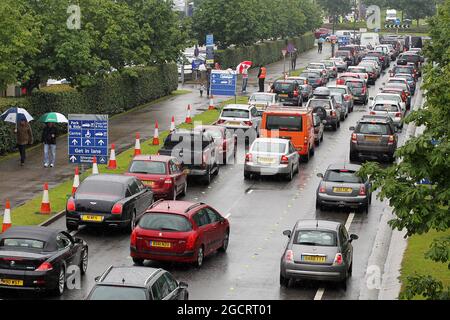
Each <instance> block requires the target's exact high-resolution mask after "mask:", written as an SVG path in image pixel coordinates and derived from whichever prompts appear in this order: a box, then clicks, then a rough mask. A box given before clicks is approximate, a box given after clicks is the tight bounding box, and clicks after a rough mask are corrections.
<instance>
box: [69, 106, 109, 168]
mask: <svg viewBox="0 0 450 320" xmlns="http://www.w3.org/2000/svg"><path fill="white" fill-rule="evenodd" d="M68 120H69V125H68V130H69V134H68V136H67V137H68V138H67V139H68V140H67V143H68V146H69V148H68V150H69V162H70V163H92V158H93V157H94V156H96V157H97V163H99V164H106V163H107V162H108V115H95V114H69V117H68Z"/></svg>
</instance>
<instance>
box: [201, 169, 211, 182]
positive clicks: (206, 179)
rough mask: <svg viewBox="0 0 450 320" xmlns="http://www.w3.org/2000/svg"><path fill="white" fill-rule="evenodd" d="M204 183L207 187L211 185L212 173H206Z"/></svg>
mask: <svg viewBox="0 0 450 320" xmlns="http://www.w3.org/2000/svg"><path fill="white" fill-rule="evenodd" d="M203 183H204V184H205V185H207V186H209V185H210V183H211V171H210V169H208V172H207V173H206V176H205V177H204V178H203Z"/></svg>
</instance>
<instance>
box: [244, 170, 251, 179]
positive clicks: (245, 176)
mask: <svg viewBox="0 0 450 320" xmlns="http://www.w3.org/2000/svg"><path fill="white" fill-rule="evenodd" d="M244 179H245V180H249V179H250V172H247V171H244Z"/></svg>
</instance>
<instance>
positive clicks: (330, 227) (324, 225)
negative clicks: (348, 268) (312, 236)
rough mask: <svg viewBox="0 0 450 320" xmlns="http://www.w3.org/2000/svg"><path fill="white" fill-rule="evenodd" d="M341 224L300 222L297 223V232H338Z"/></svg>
mask: <svg viewBox="0 0 450 320" xmlns="http://www.w3.org/2000/svg"><path fill="white" fill-rule="evenodd" d="M340 225H341V223H340V222H336V221H330V220H312V219H311V220H299V221H297V227H296V230H304V229H307V230H309V229H316V228H317V229H324V230H330V231H337V229H338V228H339V226H340Z"/></svg>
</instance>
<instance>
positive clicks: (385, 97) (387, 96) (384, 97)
mask: <svg viewBox="0 0 450 320" xmlns="http://www.w3.org/2000/svg"><path fill="white" fill-rule="evenodd" d="M369 100H370V101H371V103H370V106H369V108H370V107H373V106H374V105H375V104H376V103H383V102H384V101H395V102H398V103H399V104H400V106H401V107H402V112H403V115H405V114H406V103H404V102H403V100H402V97H401V95H400V93H378V94H377V95H376V96H375V98H373V97H370V98H369Z"/></svg>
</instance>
